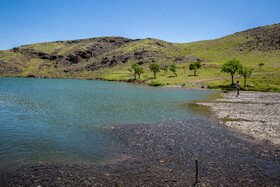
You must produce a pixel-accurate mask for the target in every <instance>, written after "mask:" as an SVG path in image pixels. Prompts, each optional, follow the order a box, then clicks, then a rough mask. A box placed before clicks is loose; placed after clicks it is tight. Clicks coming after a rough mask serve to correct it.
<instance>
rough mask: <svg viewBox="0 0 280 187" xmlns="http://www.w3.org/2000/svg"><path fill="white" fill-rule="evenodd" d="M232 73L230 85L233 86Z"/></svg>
mask: <svg viewBox="0 0 280 187" xmlns="http://www.w3.org/2000/svg"><path fill="white" fill-rule="evenodd" d="M233 75H234V74H233V73H231V85H232V86H233Z"/></svg>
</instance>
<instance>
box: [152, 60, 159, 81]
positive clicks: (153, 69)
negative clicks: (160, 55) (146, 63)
mask: <svg viewBox="0 0 280 187" xmlns="http://www.w3.org/2000/svg"><path fill="white" fill-rule="evenodd" d="M150 70H151V71H152V72H154V78H155V79H157V76H156V74H157V72H160V69H159V65H158V64H157V63H155V62H153V63H151V64H150Z"/></svg>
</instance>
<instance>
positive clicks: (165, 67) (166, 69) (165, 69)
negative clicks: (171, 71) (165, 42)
mask: <svg viewBox="0 0 280 187" xmlns="http://www.w3.org/2000/svg"><path fill="white" fill-rule="evenodd" d="M161 69H162V70H163V71H164V73H165V75H166V74H167V71H168V66H164V67H162V68H161Z"/></svg>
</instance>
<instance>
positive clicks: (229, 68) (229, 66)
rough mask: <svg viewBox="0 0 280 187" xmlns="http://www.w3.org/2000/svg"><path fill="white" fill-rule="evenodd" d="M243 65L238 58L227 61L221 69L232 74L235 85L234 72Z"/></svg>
mask: <svg viewBox="0 0 280 187" xmlns="http://www.w3.org/2000/svg"><path fill="white" fill-rule="evenodd" d="M242 67H243V66H242V64H241V63H240V61H239V60H238V59H236V58H234V59H232V60H229V61H227V62H226V63H224V64H223V66H222V69H221V71H222V72H225V73H230V74H231V85H233V76H234V74H235V73H236V72H237V71H238V70H239V69H241V68H242Z"/></svg>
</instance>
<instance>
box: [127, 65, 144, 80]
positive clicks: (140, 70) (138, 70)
mask: <svg viewBox="0 0 280 187" xmlns="http://www.w3.org/2000/svg"><path fill="white" fill-rule="evenodd" d="M131 67H132V69H129V70H130V71H131V72H132V71H134V79H136V75H138V78H139V79H140V75H141V74H142V73H144V69H143V67H141V66H140V65H139V64H137V63H133V64H132V66H131Z"/></svg>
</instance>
